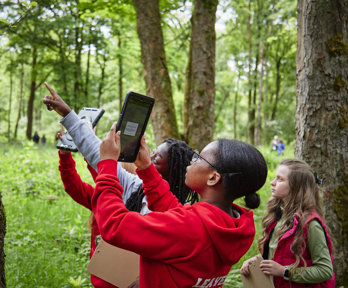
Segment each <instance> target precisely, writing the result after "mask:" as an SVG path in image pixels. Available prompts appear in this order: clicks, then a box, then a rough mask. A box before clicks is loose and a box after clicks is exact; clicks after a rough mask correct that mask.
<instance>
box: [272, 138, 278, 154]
mask: <svg viewBox="0 0 348 288" xmlns="http://www.w3.org/2000/svg"><path fill="white" fill-rule="evenodd" d="M271 145H272V146H271V149H272V151H277V148H278V136H277V135H276V136H274V138H273V140H272V144H271Z"/></svg>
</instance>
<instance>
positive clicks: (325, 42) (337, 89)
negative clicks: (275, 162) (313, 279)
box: [295, 0, 348, 287]
mask: <svg viewBox="0 0 348 288" xmlns="http://www.w3.org/2000/svg"><path fill="white" fill-rule="evenodd" d="M347 19H348V5H347V1H346V0H330V1H314V0H299V2H298V43H297V47H298V50H297V59H296V64H297V85H296V89H297V91H296V94H297V114H296V130H297V131H296V133H297V135H296V136H297V137H296V146H295V155H296V156H297V157H299V158H303V159H304V160H305V161H306V162H308V163H309V164H310V166H311V167H312V168H313V170H314V171H316V172H317V173H318V175H319V176H320V177H324V185H323V187H322V196H323V203H324V206H325V210H326V223H327V225H328V226H329V227H330V229H331V237H332V238H333V239H334V247H335V249H334V260H335V272H336V285H337V286H341V285H345V287H347V286H346V285H347V283H348V213H347V207H348V196H347V195H348V166H347V160H348V143H347V139H348V138H347V134H348V133H347V132H348V115H347V110H348V103H347V102H348V100H347V99H348V89H347V88H348V86H347V81H348V69H347V67H348V34H347V31H348V27H347V25H348V23H347Z"/></svg>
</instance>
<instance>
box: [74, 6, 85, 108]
mask: <svg viewBox="0 0 348 288" xmlns="http://www.w3.org/2000/svg"><path fill="white" fill-rule="evenodd" d="M78 2H79V1H77V3H78ZM74 17H75V63H74V64H75V65H74V109H75V111H78V110H80V108H81V107H82V106H83V105H82V99H81V92H82V89H81V88H82V73H81V71H82V68H81V58H82V48H83V23H82V24H81V22H82V21H81V19H80V15H79V14H78V13H76V14H75V15H74ZM81 26H82V27H81Z"/></svg>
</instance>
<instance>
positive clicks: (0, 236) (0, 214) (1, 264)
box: [0, 193, 6, 288]
mask: <svg viewBox="0 0 348 288" xmlns="http://www.w3.org/2000/svg"><path fill="white" fill-rule="evenodd" d="M5 235H6V215H5V208H4V205H3V204H2V196H1V193H0V288H6V279H5V252H4V239H5Z"/></svg>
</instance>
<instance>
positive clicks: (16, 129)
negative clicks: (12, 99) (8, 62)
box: [13, 63, 24, 140]
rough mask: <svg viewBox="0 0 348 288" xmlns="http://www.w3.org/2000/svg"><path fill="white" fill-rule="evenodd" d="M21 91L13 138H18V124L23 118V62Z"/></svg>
mask: <svg viewBox="0 0 348 288" xmlns="http://www.w3.org/2000/svg"><path fill="white" fill-rule="evenodd" d="M19 86H20V92H19V97H18V103H19V106H18V114H17V120H16V126H15V131H14V135H13V138H14V139H15V140H16V139H17V132H18V125H19V120H20V119H21V112H22V101H23V86H24V64H23V63H21V78H20V84H19Z"/></svg>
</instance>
